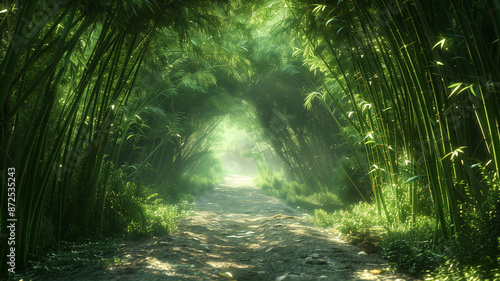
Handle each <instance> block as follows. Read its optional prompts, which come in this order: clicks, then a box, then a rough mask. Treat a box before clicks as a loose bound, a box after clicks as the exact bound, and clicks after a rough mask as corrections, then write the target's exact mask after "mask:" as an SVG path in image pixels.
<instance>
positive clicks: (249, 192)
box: [60, 176, 410, 281]
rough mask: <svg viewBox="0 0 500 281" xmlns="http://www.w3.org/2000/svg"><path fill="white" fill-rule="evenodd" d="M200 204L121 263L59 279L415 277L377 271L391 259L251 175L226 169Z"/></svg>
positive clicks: (125, 255)
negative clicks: (312, 217)
mask: <svg viewBox="0 0 500 281" xmlns="http://www.w3.org/2000/svg"><path fill="white" fill-rule="evenodd" d="M195 206H196V214H195V215H193V216H190V217H188V218H186V219H184V220H183V221H182V222H181V224H180V226H179V231H178V232H177V233H176V234H175V235H173V236H168V237H159V238H154V239H150V240H147V241H142V242H138V243H134V244H132V245H130V246H128V247H126V248H125V249H124V250H123V252H122V253H121V254H120V258H122V260H123V261H124V262H123V263H122V264H120V265H118V266H115V267H110V268H107V269H105V270H102V269H101V270H96V271H95V272H93V273H88V274H87V275H85V274H84V273H82V272H80V273H76V274H73V275H67V276H65V278H64V279H60V280H217V279H220V278H221V277H220V276H219V274H220V273H224V272H229V273H231V274H232V275H233V276H234V280H238V281H245V280H249V281H250V280H255V281H268V280H269V281H274V280H279V277H280V276H284V275H286V274H288V273H295V274H296V276H297V279H296V280H304V281H305V280H409V279H410V278H408V277H404V276H396V275H393V274H389V273H382V274H374V273H372V272H370V270H378V269H382V268H385V267H387V264H386V263H384V261H382V260H381V259H380V258H379V257H377V256H376V255H369V256H366V257H363V256H359V255H358V252H359V249H357V248H356V247H355V246H352V245H349V244H347V243H345V242H343V241H341V240H339V239H338V238H336V237H334V235H332V233H331V232H329V231H328V230H324V229H319V228H317V227H314V226H313V225H312V224H311V223H310V222H309V221H308V220H307V219H306V218H305V215H304V214H302V213H301V212H299V211H297V210H295V209H293V208H291V207H290V206H287V205H286V204H284V203H283V202H280V201H279V200H278V199H276V198H274V197H270V196H267V195H265V194H263V192H262V191H261V190H260V189H258V188H257V187H255V186H254V184H253V182H252V180H251V178H248V177H243V176H229V177H226V178H225V180H224V181H223V182H222V183H221V184H220V185H219V186H217V187H216V188H215V189H214V190H213V191H210V192H207V193H206V194H204V195H203V196H200V198H198V200H197V201H196V203H195ZM89 277H90V278H89ZM276 278H278V279H276ZM222 279H224V278H222ZM226 280H230V279H226ZM286 280H288V279H286ZM294 280H295V279H294Z"/></svg>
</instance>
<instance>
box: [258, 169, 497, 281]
mask: <svg viewBox="0 0 500 281" xmlns="http://www.w3.org/2000/svg"><path fill="white" fill-rule="evenodd" d="M256 184H257V185H258V186H260V187H261V188H262V189H263V190H264V191H265V192H266V193H267V194H269V195H272V196H275V197H278V198H280V199H283V200H284V201H286V202H287V203H288V204H289V205H292V206H297V207H301V208H302V209H303V210H305V211H307V212H308V213H309V214H310V215H309V219H310V220H311V221H312V222H313V223H314V224H315V225H317V226H320V227H331V228H334V229H336V230H337V231H340V233H341V235H342V237H344V239H346V240H347V241H348V242H350V243H352V244H354V245H356V246H358V247H360V248H361V249H362V250H365V249H364V248H363V246H364V247H367V251H368V250H370V251H371V252H376V253H378V254H380V255H381V256H382V257H383V258H385V259H387V260H388V261H389V264H390V270H394V271H398V272H404V273H409V274H411V275H413V276H416V277H418V278H422V279H425V280H433V281H438V280H460V281H461V280H464V281H465V280H500V269H499V268H500V240H499V239H500V192H497V191H495V190H492V191H491V192H490V194H489V197H488V200H486V202H485V203H484V204H482V205H473V204H466V203H462V205H461V207H460V208H461V210H462V212H461V214H460V218H461V220H462V226H461V227H460V228H459V229H458V231H457V232H458V235H456V236H450V237H449V238H447V239H444V238H443V235H442V233H443V230H442V229H441V228H440V227H439V224H436V220H435V217H434V214H433V212H432V209H429V208H426V207H425V206H419V210H417V211H416V212H415V216H414V217H413V216H412V212H411V210H412V209H411V205H410V203H409V202H405V201H404V200H400V199H398V197H397V196H395V195H394V193H393V192H391V191H392V190H397V189H395V188H393V187H390V186H383V187H382V188H383V191H384V194H385V195H386V196H385V199H386V200H385V202H384V206H385V208H386V211H387V212H386V211H384V209H383V206H382V207H381V209H380V211H379V210H378V208H377V204H376V203H375V202H372V203H365V202H359V203H356V204H351V205H342V202H341V200H339V197H338V196H337V195H335V194H333V193H331V192H324V191H323V192H318V193H314V192H312V191H310V189H308V188H307V186H306V185H304V184H300V183H297V182H287V181H286V180H284V179H283V177H282V176H281V175H279V174H270V173H269V174H267V173H262V174H261V175H260V176H259V177H257V178H256ZM400 196H401V194H400ZM421 201H422V202H424V200H421ZM424 203H425V202H424ZM379 212H381V214H380V213H379ZM481 214H488V215H487V216H485V215H481ZM387 215H389V218H387ZM370 245H371V247H369V246H370Z"/></svg>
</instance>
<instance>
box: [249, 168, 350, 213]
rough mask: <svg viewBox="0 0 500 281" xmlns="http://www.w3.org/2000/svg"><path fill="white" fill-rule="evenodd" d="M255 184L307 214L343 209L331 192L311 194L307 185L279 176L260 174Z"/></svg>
mask: <svg viewBox="0 0 500 281" xmlns="http://www.w3.org/2000/svg"><path fill="white" fill-rule="evenodd" d="M255 183H256V184H257V186H259V187H260V188H262V189H263V190H264V192H266V194H268V195H271V196H275V197H278V198H280V199H283V200H284V201H285V202H286V203H288V204H289V205H291V206H293V207H299V208H302V209H303V210H304V211H306V212H314V210H315V209H319V208H321V209H324V210H329V211H333V210H337V209H339V208H342V207H343V205H342V204H341V202H340V200H339V198H338V196H337V195H336V194H334V193H332V192H329V191H322V192H318V193H314V192H311V190H310V189H308V188H307V186H306V185H305V184H301V183H298V182H287V181H286V180H285V179H284V178H283V177H282V176H281V175H279V174H267V173H266V174H259V176H257V177H255Z"/></svg>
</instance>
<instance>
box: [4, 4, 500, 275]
mask: <svg viewBox="0 0 500 281" xmlns="http://www.w3.org/2000/svg"><path fill="white" fill-rule="evenodd" d="M0 19H1V21H0V30H1V31H2V35H1V36H2V37H1V39H0V40H1V45H0V57H1V62H0V69H1V72H0V102H1V107H0V108H1V114H0V129H1V136H0V137H1V140H0V144H1V147H0V171H1V176H0V180H1V181H2V196H1V198H2V199H1V202H0V210H1V211H0V214H1V215H0V227H1V231H0V233H1V240H0V241H1V250H0V254H1V255H0V262H1V265H2V266H1V276H2V277H3V278H5V279H7V278H16V273H15V272H19V271H23V270H30V269H31V270H32V269H33V263H34V262H35V261H37V260H38V259H39V258H40V257H41V256H44V255H46V254H47V253H51V252H54V251H56V250H57V249H60V248H61V247H62V246H61V245H64V244H65V243H68V241H75V240H77V239H104V238H106V237H114V236H115V235H119V236H120V237H122V238H124V239H132V240H133V239H136V240H137V239H148V238H151V237H159V236H162V235H169V234H172V233H174V232H175V229H176V228H177V226H178V223H179V221H180V220H181V218H184V216H185V214H186V213H188V207H187V206H188V205H192V203H193V202H194V201H195V200H197V198H199V197H200V196H202V194H204V193H205V192H207V191H210V190H213V189H214V187H216V186H218V185H219V184H220V183H221V182H222V180H223V178H224V177H225V176H226V177H227V176H228V175H231V174H239V175H244V176H248V177H254V178H255V184H256V185H257V186H259V187H260V188H261V189H262V190H263V191H265V192H266V193H267V195H270V196H274V197H278V198H280V199H281V200H283V201H285V202H287V204H289V205H291V206H293V207H294V208H302V209H301V210H304V211H305V212H308V214H309V216H310V218H311V220H312V221H313V222H314V223H316V224H317V225H320V226H328V227H335V228H337V229H340V231H341V232H342V233H343V234H344V235H346V237H348V236H352V237H354V236H356V235H359V234H360V233H365V234H366V233H371V232H373V231H374V229H377V231H376V232H377V235H378V238H380V239H381V241H383V242H381V243H380V248H381V249H382V250H381V253H382V254H383V255H384V257H385V258H386V259H388V260H389V261H391V262H392V263H391V264H392V265H393V268H392V269H394V270H399V271H403V272H407V273H411V274H414V275H415V276H418V277H421V278H422V277H423V276H424V275H425V274H427V275H426V276H427V277H426V278H431V279H426V280H443V279H444V278H451V279H453V280H500V271H499V270H498V268H500V265H499V263H500V262H499V261H500V181H499V176H500V107H499V105H500V95H499V88H500V82H499V81H500V73H499V60H500V48H499V39H500V2H499V1H496V0H488V1H486V0H443V1H438V2H436V1H430V0H411V1H403V0H375V1H368V0H338V1H333V0H332V1H329V0H319V1H313V0H278V1H269V0H256V1H237V0H218V1H208V0H193V1H181V0H125V1H102V0H78V1H68V0H43V1H42V0H35V1H26V0H17V1H16V0H4V1H3V2H2V3H1V4H0ZM219 188H220V187H219ZM252 192H253V191H252ZM252 194H253V193H252ZM256 198H257V197H256ZM368 214H371V215H368ZM262 223H265V220H263V222H262ZM269 225H271V224H269ZM381 229H383V230H381ZM263 235H264V234H263ZM378 238H377V239H378ZM377 241H378V240H377ZM377 248H379V244H378V242H377ZM392 269H391V270H392ZM429 276H430V277H429ZM467 276H472V277H473V278H477V279H466V278H467ZM193 278H194V277H193ZM249 278H250V277H249ZM255 278H256V277H255ZM290 278H291V277H290ZM360 278H361V277H360ZM432 278H434V279H432ZM440 278H441V279H440ZM460 278H462V279H460ZM249 280H252V279H249ZM255 280H258V279H255ZM273 280H274V278H273ZM360 280H361V279H360Z"/></svg>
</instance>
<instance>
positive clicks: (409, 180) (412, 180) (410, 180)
mask: <svg viewBox="0 0 500 281" xmlns="http://www.w3.org/2000/svg"><path fill="white" fill-rule="evenodd" d="M421 177H423V176H422V175H419V176H413V177H411V178H409V179H407V180H406V181H405V183H411V182H414V181H416V180H417V179H419V178H421Z"/></svg>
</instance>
